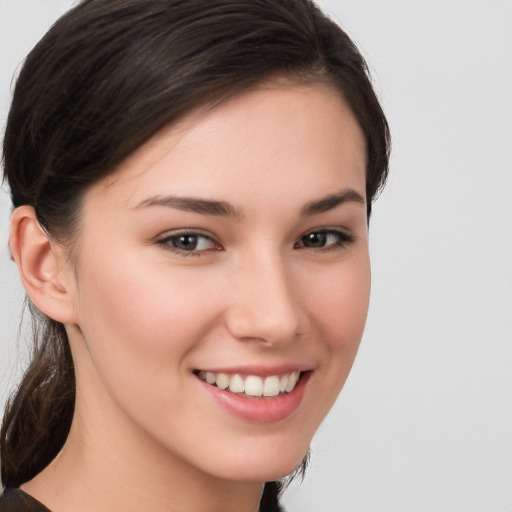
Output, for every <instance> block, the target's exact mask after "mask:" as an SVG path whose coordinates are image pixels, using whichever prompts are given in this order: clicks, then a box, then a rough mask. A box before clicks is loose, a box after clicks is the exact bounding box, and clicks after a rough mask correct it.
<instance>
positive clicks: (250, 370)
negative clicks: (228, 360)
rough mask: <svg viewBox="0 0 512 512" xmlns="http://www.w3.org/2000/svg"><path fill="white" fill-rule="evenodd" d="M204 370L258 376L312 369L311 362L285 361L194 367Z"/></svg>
mask: <svg viewBox="0 0 512 512" xmlns="http://www.w3.org/2000/svg"><path fill="white" fill-rule="evenodd" d="M201 370H202V371H205V372H211V373H228V374H230V375H234V374H239V375H257V376H260V377H269V376H271V375H282V374H286V373H291V372H306V371H309V370H313V366H312V365H311V364H304V363H287V364H280V365H274V366H264V365H255V364H249V365H241V366H229V367H227V366H223V367H204V368H196V371H201Z"/></svg>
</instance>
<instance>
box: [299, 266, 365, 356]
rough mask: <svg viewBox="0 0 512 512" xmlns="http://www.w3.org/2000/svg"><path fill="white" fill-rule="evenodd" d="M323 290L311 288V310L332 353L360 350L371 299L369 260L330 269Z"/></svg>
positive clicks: (324, 277)
mask: <svg viewBox="0 0 512 512" xmlns="http://www.w3.org/2000/svg"><path fill="white" fill-rule="evenodd" d="M321 282H322V284H323V286H317V287H314V286H312V285H310V286H309V287H308V289H309V290H310V293H309V295H308V296H309V301H308V303H309V307H310V310H311V311H313V313H312V315H311V316H312V317H314V318H315V319H316V324H317V328H318V329H319V330H320V331H321V332H320V333H321V334H322V339H323V340H324V341H325V344H326V346H327V348H328V349H329V350H331V351H338V350H357V346H358V345H359V341H360V339H361V336H362V333H363V330H364V325H365V321H366V315H367V312H368V303H369V297H370V265H369V260H368V258H367V257H364V256H363V257H361V258H359V259H358V260H357V261H355V264H351V265H346V266H345V267H342V268H341V269H340V268H338V269H328V270H327V272H326V275H324V276H322V281H321Z"/></svg>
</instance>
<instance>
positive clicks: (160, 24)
mask: <svg viewBox="0 0 512 512" xmlns="http://www.w3.org/2000/svg"><path fill="white" fill-rule="evenodd" d="M273 76H280V77H284V78H285V79H289V80H291V81H295V82H299V83H326V84H329V85H331V86H333V87H334V88H336V89H337V90H338V91H339V92H340V93H341V94H342V95H343V96H344V98H345V100H346V101H347V103H348V104H349V106H350V107H351V109H352V111H353V113H354V115H355V116H356V118H357V120H358V122H359V124H360V126H361V128H362V130H363V132H364V135H365V137H366V142H367V157H368V158H367V170H366V194H367V199H368V215H369V214H370V213H371V205H372V201H373V199H374V198H375V197H376V194H377V193H378V191H379V189H380V188H381V187H382V186H383V184H384V182H385V179H386V176H387V172H388V160H389V131H388V125H387V122H386V119H385V117H384V114H383V112H382V110H381V107H380V105H379V102H378V100H377V98H376V95H375V93H374V91H373V88H372V86H371V83H370V80H369V77H368V70H367V67H366V64H365V61H364V59H363V57H362V56H361V54H360V53H359V51H358V50H357V48H356V47H355V45H354V44H353V43H352V41H351V40H350V38H349V37H348V36H347V35H346V34H345V32H344V31H343V30H342V29H341V28H340V27H339V26H338V25H337V24H336V23H334V22H333V21H332V20H331V19H329V18H328V17H327V16H325V15H324V14H323V13H322V12H321V11H320V10H319V9H318V8H317V7H316V5H315V4H314V3H313V2H312V1H310V0H186V1H183V0H84V1H82V2H81V3H80V4H79V5H78V6H76V7H75V8H73V9H72V10H70V11H69V12H68V13H67V14H65V15H64V16H63V17H62V18H60V19H59V20H58V21H57V22H56V23H55V24H54V25H53V27H52V28H51V29H50V30H49V32H48V33H47V34H46V35H45V36H44V37H43V39H42V40H41V41H40V42H39V43H38V44H37V45H36V47H35V48H34V49H33V50H32V52H31V53H30V54H29V55H28V57H27V59H26V61H25V64H24V66H23V68H22V70H21V72H20V75H19V78H18V81H17V84H16V88H15V92H14V98H13V102H12V106H11V110H10V113H9V117H8V122H7V127H6V132H5V137H4V143H3V158H4V168H5V178H6V179H7V181H8V183H9V186H10V190H11V193H12V197H13V202H14V205H15V206H19V205H31V206H33V208H34V209H35V212H36V215H37V219H38V221H39V222H40V224H41V226H43V228H44V229H45V230H46V231H47V233H48V235H49V236H51V237H53V238H55V239H57V240H58V241H60V242H61V243H68V244H69V243H70V242H71V241H72V235H73V234H74V233H75V232H76V227H77V222H78V220H79V216H80V202H81V198H82V197H83V195H84V192H85V191H86V190H87V188H88V187H89V186H91V185H92V184H93V183H95V182H96V181H98V180H99V179H101V178H103V177H105V176H106V175H107V174H108V173H111V172H113V171H114V170H115V169H116V166H117V165H119V164H120V163H121V162H122V161H123V160H124V159H125V158H126V157H127V156H128V155H129V154H130V153H132V152H133V151H134V150H135V149H136V148H138V147H139V146H140V145H141V144H142V143H143V142H145V141H146V140H147V139H148V138H150V137H151V136H152V135H153V134H154V133H155V132H157V131H158V130H159V129H160V128H162V127H163V126H164V125H166V124H168V123H170V122H172V121H175V120H176V119H177V118H178V117H180V116H182V115H184V114H185V113H187V112H188V111H190V110H191V109H194V108H197V107H199V106H203V105H207V104H212V103H214V104H215V103H218V102H221V101H223V100H224V99H226V98H228V97H230V96H232V95H233V94H235V93H237V92H240V91H243V90H245V89H247V88H250V87H252V86H255V85H257V84H258V83H260V82H261V81H263V80H265V79H268V78H271V77H273ZM30 307H31V312H32V314H33V321H34V325H35V331H34V333H35V336H34V341H35V344H34V353H33V357H32V361H31V363H30V365H29V368H28V370H27V371H26V373H25V375H24V377H23V380H22V382H21V384H20V385H19V387H18V389H17V391H16V392H15V393H14V394H13V395H12V397H11V399H10V400H9V402H8V404H7V407H6V411H5V415H4V419H3V424H2V429H1V434H0V453H1V471H2V479H3V482H4V484H5V485H6V486H7V487H16V486H19V485H20V484H22V483H23V482H25V481H27V480H29V479H31V478H33V477H34V476H35V475H36V474H37V473H39V472H40V471H41V470H42V469H44V467H45V466H46V465H47V464H49V462H50V461H51V460H52V459H53V458H54V457H55V456H56V454H57V453H58V452H59V450H60V449H61V448H62V446H63V444H64V442H65V440H66V437H67V435H68V432H69V428H70V425H71V420H72V416H73V410H74V396H75V380H74V369H73V362H72V358H71V352H70V348H69V344H68V340H67V337H66V333H65V330H64V328H63V326H62V325H61V324H59V323H58V322H56V321H54V320H52V319H50V318H47V317H45V316H44V315H42V314H41V313H40V312H38V311H37V309H36V308H35V306H33V305H31V306H30ZM279 485H280V484H279V483H274V482H273V483H269V484H267V486H266V488H265V492H264V495H263V498H262V504H261V507H262V508H261V510H279V505H278V499H277V496H278V493H279Z"/></svg>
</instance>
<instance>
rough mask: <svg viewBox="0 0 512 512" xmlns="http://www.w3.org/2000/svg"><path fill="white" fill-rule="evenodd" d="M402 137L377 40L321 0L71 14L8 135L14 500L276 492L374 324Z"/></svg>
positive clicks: (202, 503) (49, 504)
mask: <svg viewBox="0 0 512 512" xmlns="http://www.w3.org/2000/svg"><path fill="white" fill-rule="evenodd" d="M388 153H389V134H388V128H387V123H386V120H385V118H384V115H383V113H382V110H381V108H380V106H379V103H378V101H377V99H376V96H375V94H374V92H373V90H372V87H371V84H370V81H369V79H368V76H367V70H366V66H365V63H364V60H363V58H362V57H361V55H360V54H359V52H358V51H357V49H356V48H355V46H354V45H353V43H352V42H351V41H350V39H349V38H348V37H347V35H346V34H345V33H344V32H343V31H342V30H341V29H340V28H339V27H338V26H337V25H336V24H335V23H334V22H332V21H331V20H330V19H329V18H327V17H326V16H325V15H323V14H322V13H321V12H320V11H319V10H318V8H317V7H316V6H315V5H314V4H313V3H312V2H310V1H308V0H279V1H276V0H211V1H208V0H187V1H178V0H85V1H82V2H81V3H80V4H79V5H77V6H76V7H75V8H74V9H72V10H71V11H70V12H69V13H67V14H66V15H65V16H63V17H62V18H61V19H60V20H59V21H57V23H56V24H55V25H54V26H53V27H52V28H51V30H50V31H49V32H48V33H47V34H46V36H45V37H44V38H43V39H42V40H41V41H40V43H39V44H38V45H37V46H36V47H35V48H34V50H33V51H32V52H31V53H30V55H29V56H28V58H27V60H26V62H25V64H24V67H23V69H22V71H21V73H20V76H19V79H18V82H17V85H16V89H15V93H14V98H13V103H12V107H11V111H10V114H9V119H8V124H7V128H6V133H5V138H4V162H5V177H6V179H7V182H8V184H9V187H10V190H11V192H12V198H13V203H14V207H15V208H14V211H13V214H12V223H11V235H10V240H9V242H10V248H11V252H12V255H13V258H14V260H15V261H16V264H17V266H18V270H19V274H20V276H21V280H22V282H23V285H24V287H25V289H26V291H27V294H28V296H29V298H30V299H29V304H30V308H31V311H32V314H33V316H34V322H35V347H36V348H35V351H34V356H33V360H32V362H31V364H30V367H29V368H28V370H27V372H26V374H25V376H24V378H23V381H22V383H21V384H20V386H19V389H18V390H17V391H16V393H15V394H14V395H13V396H12V398H11V400H10V402H9V404H8V406H7V409H6V411H5V415H4V420H3V425H2V431H1V444H0V449H1V464H2V480H3V485H4V488H5V489H4V494H3V497H2V498H0V510H1V511H2V512H4V511H5V512H7V511H14V510H39V511H40V510H43V511H44V510H52V511H53V512H66V511H73V512H82V511H83V512H90V511H95V512H101V511H112V510H123V511H136V510H137V511H139V510H151V511H154V512H158V511H164V510H165V511H170V510H176V511H178V510H179V511H183V510H187V511H217V510H222V511H239V512H244V511H247V512H255V511H256V510H261V511H271V510H280V507H279V504H278V494H279V491H280V488H281V483H282V480H281V479H282V478H284V477H285V476H286V475H289V474H290V473H293V471H294V470H295V469H296V468H297V467H301V461H303V460H304V458H305V456H306V454H307V452H308V447H309V444H310V441H311V438H312V436H313V434H314V432H315V431H316V429H317V428H318V426H319V424H320V423H321V421H322V419H323V418H324V417H325V415H326V414H327V412H328V411H329V409H330V407H331V406H332V404H333V403H334V401H335V399H336V397H337V395H338V394H339V392H340V390H341V388H342V386H343V384H344V382H345V380H346V378H347V375H348V372H349V370H350V367H351V365H352V362H353V360H354V357H355V354H356V351H357V348H358V345H359V342H360V339H361V335H362V331H363V327H364V323H365V317H366V313H367V307H368V297H369V287H370V268H369V258H368V237H367V226H368V220H369V216H370V213H371V205H372V201H373V199H374V198H375V195H376V193H377V192H378V191H379V189H380V188H381V187H382V186H383V184H384V181H385V178H386V174H387V167H388ZM302 464H304V463H303V462H302Z"/></svg>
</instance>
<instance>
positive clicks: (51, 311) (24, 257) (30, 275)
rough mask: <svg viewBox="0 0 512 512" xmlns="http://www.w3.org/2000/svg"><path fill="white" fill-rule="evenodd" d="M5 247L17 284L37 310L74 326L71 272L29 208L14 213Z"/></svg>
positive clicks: (57, 247)
mask: <svg viewBox="0 0 512 512" xmlns="http://www.w3.org/2000/svg"><path fill="white" fill-rule="evenodd" d="M9 246H10V249H11V254H12V257H13V259H14V261H15V262H16V265H17V266H18V272H19V274H20V277H21V282H22V284H23V286H24V288H25V290H26V292H27V294H28V296H29V297H30V299H31V300H32V302H33V303H34V304H35V305H36V306H37V307H38V309H39V310H40V311H42V312H43V313H44V314H45V315H47V316H49V317H50V318H52V319H53V320H57V321H58V322H61V323H63V324H74V323H76V315H75V308H74V300H73V297H74V290H75V285H74V275H73V269H72V268H71V265H70V263H69V262H68V261H67V257H66V253H65V251H64V248H63V247H62V246H61V245H59V244H57V243H55V242H54V241H52V240H51V239H50V238H49V237H48V235H47V234H46V233H45V231H44V230H43V229H42V228H41V226H40V225H39V222H38V221H37V219H36V215H35V212H34V209H33V208H32V207H31V206H20V207H19V208H16V209H15V210H14V212H13V214H12V218H11V233H10V237H9Z"/></svg>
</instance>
